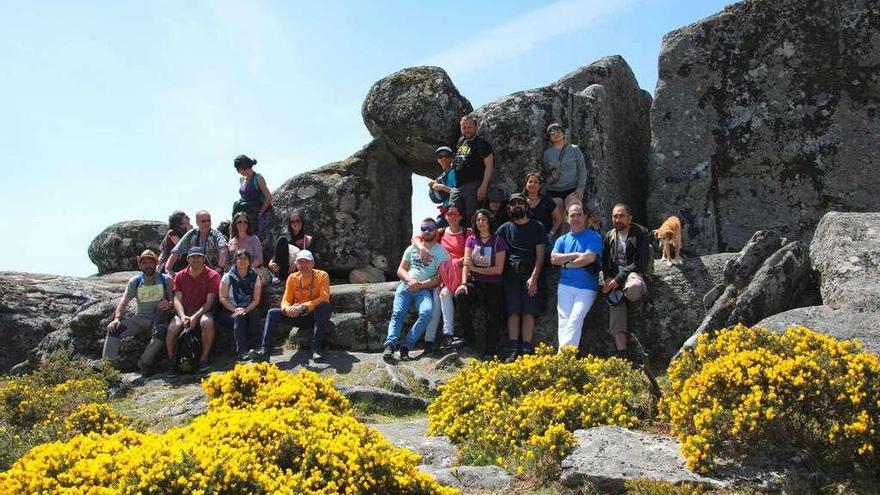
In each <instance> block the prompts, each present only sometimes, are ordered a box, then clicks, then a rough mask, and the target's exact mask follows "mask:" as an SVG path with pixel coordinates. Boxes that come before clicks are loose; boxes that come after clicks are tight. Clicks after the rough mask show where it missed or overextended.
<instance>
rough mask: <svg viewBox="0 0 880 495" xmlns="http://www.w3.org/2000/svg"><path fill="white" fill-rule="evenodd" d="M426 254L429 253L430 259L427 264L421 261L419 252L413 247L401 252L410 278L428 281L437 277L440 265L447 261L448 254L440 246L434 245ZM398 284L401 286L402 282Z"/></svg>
mask: <svg viewBox="0 0 880 495" xmlns="http://www.w3.org/2000/svg"><path fill="white" fill-rule="evenodd" d="M428 252H429V253H431V256H432V259H431V261H429V262H427V263H424V262H423V261H422V258H421V256H419V250H418V249H416V248H415V247H414V246H409V247H407V248H406V251H404V252H403V259H405V260H407V261H408V262H409V276H410V277H412V278H414V279H416V280H422V281H424V280H428V279H429V278H432V277H434V276H436V275H437V271H438V270H439V268H440V263H443V262H444V261H446V260H448V259H449V254H448V253H447V252H446V250H445V249H443V246H441V245H440V244H437V243H434V245H432V246H431V247H430V248H429V249H428ZM400 283H401V284H402V283H403V280H401V281H400Z"/></svg>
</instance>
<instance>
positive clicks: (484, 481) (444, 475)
mask: <svg viewBox="0 0 880 495" xmlns="http://www.w3.org/2000/svg"><path fill="white" fill-rule="evenodd" d="M419 470H421V471H423V472H425V473H428V474H430V475H431V476H433V477H434V479H436V480H437V482H439V483H440V484H443V485H446V486H452V487H455V488H458V489H460V490H467V489H469V488H470V489H480V490H493V493H494V490H499V489H502V490H503V489H505V488H508V487H509V486H510V482H511V480H512V478H511V476H510V475H509V474H507V471H505V470H504V469H503V468H500V467H498V466H456V467H451V468H435V467H433V466H419ZM464 493H468V492H467V491H465V492H464ZM481 493H482V492H481Z"/></svg>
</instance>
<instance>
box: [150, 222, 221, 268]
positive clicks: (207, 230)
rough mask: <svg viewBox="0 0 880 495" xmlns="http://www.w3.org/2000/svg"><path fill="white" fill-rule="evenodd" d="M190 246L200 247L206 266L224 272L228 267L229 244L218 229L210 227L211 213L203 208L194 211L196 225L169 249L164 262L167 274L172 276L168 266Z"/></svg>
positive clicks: (175, 261)
mask: <svg viewBox="0 0 880 495" xmlns="http://www.w3.org/2000/svg"><path fill="white" fill-rule="evenodd" d="M191 247H198V248H201V249H202V253H204V257H205V259H206V263H207V266H209V267H211V268H213V269H215V270H217V271H218V272H220V273H226V269H227V268H228V267H229V246H228V245H227V243H226V237H225V236H224V235H223V234H221V233H220V231H219V230H217V229H213V228H211V214H210V213H208V212H207V211H205V210H200V211H198V212H197V213H196V227H195V228H194V229H192V230H190V231H189V232H187V233H186V234H184V235H183V237H181V238H180V242H178V243H177V245H175V246H174V248H173V249H172V250H171V256H169V257H168V261H167V262H166V263H165V267H166V273H167V274H168V275H169V276H171V277H174V272H173V271H171V268H169V267H173V266H174V264H175V263H177V260H178V259H180V256H181V255H183V254H184V253H188V252H189V249H190V248H191Z"/></svg>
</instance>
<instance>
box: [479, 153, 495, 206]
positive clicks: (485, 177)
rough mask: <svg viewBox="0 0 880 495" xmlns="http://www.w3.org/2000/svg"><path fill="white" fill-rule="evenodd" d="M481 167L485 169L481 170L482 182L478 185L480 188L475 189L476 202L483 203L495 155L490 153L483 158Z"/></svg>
mask: <svg viewBox="0 0 880 495" xmlns="http://www.w3.org/2000/svg"><path fill="white" fill-rule="evenodd" d="M483 165H484V166H485V169H483V182H482V183H481V184H480V187H478V188H477V200H478V201H483V200H484V199H486V193H487V191H488V190H489V182H491V181H492V172H493V171H494V170H495V155H494V154H493V153H490V154H488V155H486V157H485V158H483Z"/></svg>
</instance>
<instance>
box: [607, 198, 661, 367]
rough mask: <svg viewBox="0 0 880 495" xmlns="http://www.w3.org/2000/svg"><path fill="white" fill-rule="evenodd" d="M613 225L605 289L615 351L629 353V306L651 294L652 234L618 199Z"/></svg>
mask: <svg viewBox="0 0 880 495" xmlns="http://www.w3.org/2000/svg"><path fill="white" fill-rule="evenodd" d="M611 222H612V223H613V224H614V228H613V229H611V230H610V231H609V232H608V233H607V234H605V242H604V252H605V257H604V258H603V260H602V261H603V263H602V272H603V273H604V275H605V283H604V285H603V286H602V292H603V293H605V294H607V295H608V304H609V305H610V309H609V314H608V331H609V333H611V335H612V336H613V337H614V345H615V349H616V355H617V357H620V358H624V359H625V358H626V357H627V340H628V335H629V330H628V326H627V309H628V307H629V305H630V303H636V302H637V301H639V300H641V299H642V298H644V297H645V296H647V295H648V285H647V278H648V277H647V271H648V266H649V263H652V262H653V260H652V259H650V257H651V256H650V246H649V243H650V242H651V237H650V235H649V234H648V229H646V228H645V227H642V226H641V225H639V224H637V223H633V221H632V210H630V208H629V206H627V205H625V204H623V203H618V204H616V205H614V208H613V209H612V210H611Z"/></svg>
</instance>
